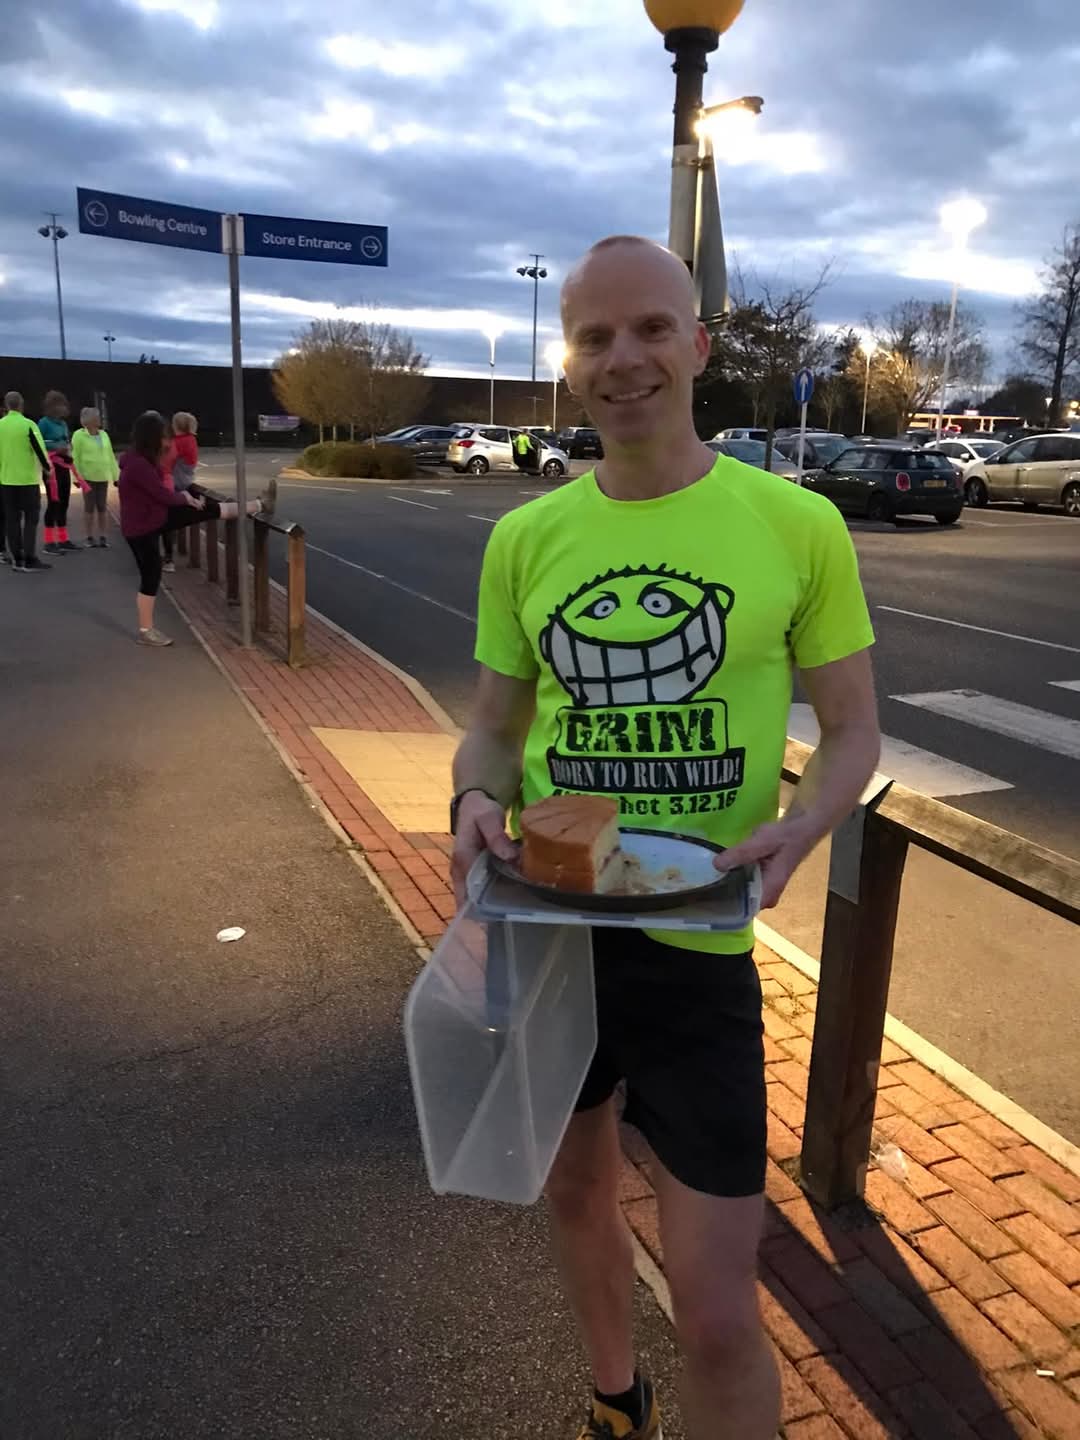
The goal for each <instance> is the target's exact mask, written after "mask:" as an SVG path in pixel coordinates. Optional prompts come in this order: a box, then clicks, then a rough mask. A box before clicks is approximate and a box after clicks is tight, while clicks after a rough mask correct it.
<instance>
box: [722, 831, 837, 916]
mask: <svg viewBox="0 0 1080 1440" xmlns="http://www.w3.org/2000/svg"><path fill="white" fill-rule="evenodd" d="M819 839H820V836H819V835H818V834H816V832H815V831H814V830H812V829H811V827H810V826H809V825H808V823H807V821H806V819H805V817H803V816H801V815H791V816H787V815H785V816H784V818H783V819H782V820H777V821H776V822H775V823H774V824H771V825H762V826H761V827H760V828H759V829H757V830H755V831H754V833H753V834H752V835H751V836H750V837H749V839H747V840H744V841H743V842H742V844H741V845H733V846H732V847H731V849H730V850H725V851H724V853H723V854H722V855H718V856H717V857H716V859H715V861H714V862H713V863H714V864H715V866H716V868H717V870H720V871H723V872H727V871H728V870H734V869H736V868H737V867H738V866H739V865H760V866H761V908H762V909H763V910H771V909H772V908H773V906H774V905H778V904H779V903H780V897H781V896H782V895H783V893H784V891H785V889H786V888H787V883H788V881H789V880H790V879H791V877H792V875H793V874H794V873H795V871H796V870H797V869H798V867H799V866H800V865H801V864H802V862H803V861H804V860H805V859H806V857H807V855H809V853H810V851H811V850H812V849H813V848H814V846H815V844H816V843H817V841H818V840H819Z"/></svg>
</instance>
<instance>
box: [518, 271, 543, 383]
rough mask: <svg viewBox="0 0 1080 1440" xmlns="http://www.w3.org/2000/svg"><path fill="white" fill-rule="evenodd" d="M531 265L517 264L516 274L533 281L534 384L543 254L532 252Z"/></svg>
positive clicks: (534, 379)
mask: <svg viewBox="0 0 1080 1440" xmlns="http://www.w3.org/2000/svg"><path fill="white" fill-rule="evenodd" d="M532 258H533V262H534V263H533V264H532V265H519V266H518V272H517V273H518V274H519V275H521V276H523V277H525V278H526V279H528V280H531V281H532V282H533V348H532V378H533V384H534V385H535V384H536V322H537V319H538V318H539V315H540V281H541V280H546V279H547V273H548V272H547V271H546V270H544V269H543V268H542V267H541V264H540V261H541V260H543V258H544V257H543V255H537V254H535V252H534V254H533V257H532Z"/></svg>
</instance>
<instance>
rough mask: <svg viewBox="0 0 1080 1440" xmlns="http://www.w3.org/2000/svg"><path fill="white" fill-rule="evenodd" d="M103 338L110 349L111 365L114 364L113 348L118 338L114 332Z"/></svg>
mask: <svg viewBox="0 0 1080 1440" xmlns="http://www.w3.org/2000/svg"><path fill="white" fill-rule="evenodd" d="M101 338H102V339H103V340H104V341H105V344H106V345H107V346H108V347H109V363H110V364H111V363H112V347H113V341H114V340H115V339H116V336H115V335H114V334H113V333H112V331H111V330H110V331H109V332H108V334H107V335H103V336H102V337H101Z"/></svg>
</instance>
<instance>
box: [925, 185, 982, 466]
mask: <svg viewBox="0 0 1080 1440" xmlns="http://www.w3.org/2000/svg"><path fill="white" fill-rule="evenodd" d="M985 221H986V206H985V205H983V204H982V202H981V201H979V200H972V199H970V198H967V197H961V199H959V200H949V201H948V202H947V203H946V204H944V205H942V207H941V226H942V229H943V230H944V231H945V233H946V234H947V235H951V236H952V241H953V286H952V305H951V306H950V308H949V331H948V334H947V336H946V338H945V361H944V364H943V365H942V367H941V397H940V399H939V401H938V417H937V438H938V439H939V440H940V439H941V431H942V428H943V426H944V422H945V392H946V389H947V387H948V384H949V371H950V369H951V367H952V352H953V341H954V339H955V338H956V305H957V301H958V300H959V298H960V262H961V260H962V258H963V255H964V251H965V250H966V249H967V243H968V240H969V238H970V236H971V232H972V231H973V230H977V229H978V228H979V226H980V225H982V224H984V223H985Z"/></svg>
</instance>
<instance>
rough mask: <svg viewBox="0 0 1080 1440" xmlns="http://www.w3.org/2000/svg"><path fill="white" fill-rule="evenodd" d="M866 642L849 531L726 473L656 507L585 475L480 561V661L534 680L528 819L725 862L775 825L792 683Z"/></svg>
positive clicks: (813, 501)
mask: <svg viewBox="0 0 1080 1440" xmlns="http://www.w3.org/2000/svg"><path fill="white" fill-rule="evenodd" d="M873 639H874V635H873V630H872V628H871V625H870V617H869V614H868V613H867V608H866V601H865V599H864V597H863V592H862V586H861V584H860V581H859V571H858V563H857V560H856V557H855V549H854V546H853V545H852V543H851V537H850V536H849V534H848V531H847V527H846V525H845V524H844V521H843V519H842V517H841V515H840V512H839V511H838V510H836V509H835V508H834V507H833V505H832V503H831V502H830V501H829V500H826V499H825V498H824V496H821V495H816V494H814V493H813V491H810V490H803V489H800V488H799V487H798V486H796V485H793V484H792V483H791V482H790V481H789V480H785V479H783V478H781V477H780V476H777V475H772V474H769V473H768V472H767V471H764V470H758V469H755V468H754V467H753V466H750V465H743V464H741V463H740V462H739V461H737V460H733V459H730V458H728V457H726V456H721V457H719V458H718V459H717V462H716V464H715V465H714V466H713V468H712V470H711V471H710V472H709V473H708V474H707V475H706V476H704V477H703V478H702V479H701V480H699V481H698V482H697V483H696V484H695V485H691V486H689V487H688V488H687V489H684V490H680V491H677V492H676V493H675V494H672V495H664V496H661V497H660V498H659V499H656V500H640V501H625V500H623V501H620V500H612V499H609V498H608V497H607V496H606V495H605V494H604V493H603V491H602V490H601V489H600V488H599V486H598V485H597V483H596V476H595V473H594V472H590V473H589V474H588V475H584V476H582V477H581V478H580V479H579V480H575V481H572V482H571V483H570V484H568V485H566V486H564V487H562V488H561V489H559V490H556V491H554V492H552V494H550V495H545V496H543V497H542V498H541V499H539V500H535V501H533V502H532V503H531V504H528V505H523V506H521V507H520V508H519V509H517V510H514V511H511V512H510V514H508V515H505V516H504V517H503V518H502V519H501V520H500V521H499V523H498V524H497V525H496V526H495V528H494V530H493V531H492V533H491V538H490V541H489V544H488V548H487V553H486V554H485V557H484V567H483V574H482V576H481V580H480V605H479V619H478V626H477V640H476V658H477V660H479V661H480V662H481V664H483V665H486V666H488V667H489V668H490V669H492V670H496V671H498V672H499V673H500V674H503V675H512V676H517V677H519V678H521V679H534V678H535V680H536V715H535V717H534V720H533V723H532V726H531V728H530V731H529V735H528V738H527V740H526V744H525V768H524V779H523V783H522V803H524V804H526V805H528V804H531V803H532V802H533V801H535V800H539V799H542V798H543V797H544V796H545V795H551V794H553V793H555V792H556V791H570V792H589V793H594V794H605V795H611V796H613V797H614V798H615V799H617V800H618V802H619V807H620V811H621V820H620V824H622V825H623V826H626V827H629V826H639V827H644V828H648V829H653V830H671V831H673V832H677V833H680V834H690V835H700V836H702V837H704V838H706V839H708V840H711V841H713V842H714V843H717V844H721V845H734V844H736V843H738V842H739V841H740V840H744V839H745V838H746V837H747V836H748V835H749V834H750V833H751V832H752V831H753V830H755V829H756V828H757V827H758V826H759V825H762V824H765V823H767V822H769V821H771V820H775V819H776V815H777V806H778V800H779V787H780V769H781V766H782V764H783V759H784V746H785V740H786V730H787V718H788V710H789V708H790V705H791V694H792V672H793V668H794V666H796V665H798V666H800V667H802V668H804V669H805V668H808V667H813V666H818V665H825V664H828V663H829V662H830V661H833V660H840V659H843V658H844V657H845V656H847V655H852V654H854V653H855V652H856V651H859V650H863V649H865V648H866V647H867V646H868V645H871V644H872V643H873ZM651 933H655V934H656V938H658V939H662V940H664V941H665V942H666V943H668V944H673V945H681V946H683V947H684V948H687V949H693V950H710V951H715V952H717V953H721V954H738V953H741V952H742V951H745V950H748V949H750V948H751V946H752V945H753V934H752V931H751V930H749V929H747V930H745V931H741V932H739V933H737V934H717V935H707V934H705V935H703V934H699V933H690V932H686V933H680V932H676V931H664V932H651Z"/></svg>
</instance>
